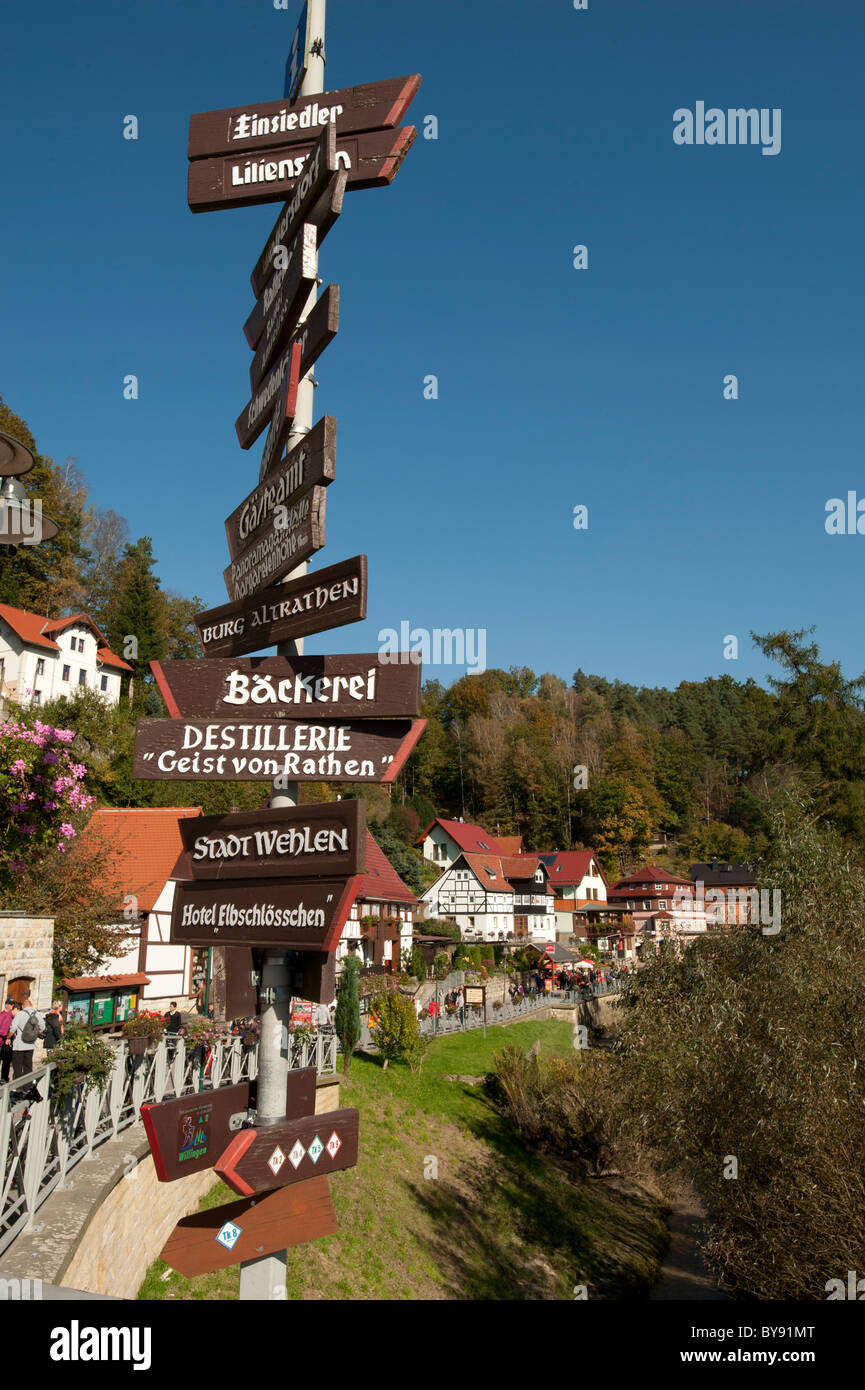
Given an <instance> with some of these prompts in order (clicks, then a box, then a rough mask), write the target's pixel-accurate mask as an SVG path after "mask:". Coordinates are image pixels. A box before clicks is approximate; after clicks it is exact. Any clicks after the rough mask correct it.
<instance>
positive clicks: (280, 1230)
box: [159, 1176, 337, 1279]
mask: <svg viewBox="0 0 865 1390" xmlns="http://www.w3.org/2000/svg"><path fill="white" fill-rule="evenodd" d="M336 1229H337V1226H336V1216H335V1215H334V1210H333V1201H332V1199H331V1195H330V1185H329V1183H328V1180H327V1177H326V1176H321V1177H316V1178H310V1179H309V1181H307V1182H304V1183H298V1184H297V1186H292V1187H280V1188H278V1189H277V1191H275V1192H270V1193H268V1194H267V1195H266V1196H264V1197H246V1198H244V1199H242V1200H241V1201H237V1202H228V1203H226V1204H225V1205H224V1206H221V1207H212V1208H211V1209H210V1210H209V1211H200V1212H196V1213H195V1215H194V1216H185V1217H184V1218H183V1220H182V1221H178V1223H177V1225H176V1226H175V1228H174V1230H173V1231H172V1233H171V1235H170V1236H169V1237H168V1240H167V1241H166V1243H165V1245H164V1247H163V1249H162V1251H161V1252H160V1256H159V1258H160V1259H161V1260H163V1261H164V1262H165V1264H167V1265H169V1266H170V1267H171V1268H172V1269H176V1270H177V1272H178V1274H182V1275H184V1276H185V1277H186V1278H187V1279H193V1278H194V1277H195V1276H196V1275H197V1274H212V1273H213V1272H214V1271H215V1270H217V1269H227V1268H228V1266H229V1265H236V1264H240V1263H241V1262H242V1261H244V1260H254V1259H257V1258H259V1257H260V1256H262V1255H272V1254H273V1253H274V1251H276V1250H285V1249H287V1248H290V1247H291V1246H293V1245H303V1244H304V1243H305V1242H306V1241H308V1240H320V1239H321V1237H322V1236H332V1235H333V1234H334V1233H335V1232H336Z"/></svg>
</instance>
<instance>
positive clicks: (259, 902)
mask: <svg viewBox="0 0 865 1390" xmlns="http://www.w3.org/2000/svg"><path fill="white" fill-rule="evenodd" d="M185 870H186V863H185V862H184V856H181V859H180V861H179V864H178V867H177V870H176V872H177V873H182V872H185ZM360 884H361V879H360V877H359V876H357V875H353V876H351V877H348V878H306V879H297V878H294V879H287V878H261V879H226V878H223V879H219V880H218V881H217V882H208V881H206V880H199V879H194V880H193V879H179V878H178V879H177V880H176V881H175V888H174V903H173V906H172V909H171V937H170V939H171V940H172V941H174V942H179V943H181V944H182V945H184V946H224V945H229V946H268V947H269V946H284V947H286V948H288V949H290V950H292V951H335V950H336V947H337V944H338V942H339V938H340V936H341V934H342V929H343V927H344V926H345V923H346V920H347V918H348V914H349V912H350V911H351V907H352V903H353V902H354V900H355V898H356V896H357V893H358V890H359V888H360Z"/></svg>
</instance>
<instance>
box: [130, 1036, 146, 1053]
mask: <svg viewBox="0 0 865 1390" xmlns="http://www.w3.org/2000/svg"><path fill="white" fill-rule="evenodd" d="M126 1044H127V1046H128V1048H129V1055H130V1057H143V1056H144V1054H145V1052H146V1051H147V1038H127V1039H126Z"/></svg>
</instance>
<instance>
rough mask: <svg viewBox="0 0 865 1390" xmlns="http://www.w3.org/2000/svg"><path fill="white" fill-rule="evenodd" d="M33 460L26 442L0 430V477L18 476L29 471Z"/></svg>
mask: <svg viewBox="0 0 865 1390" xmlns="http://www.w3.org/2000/svg"><path fill="white" fill-rule="evenodd" d="M35 462H36V460H35V458H34V457H33V455H32V454H31V452H30V450H29V449H28V448H27V445H26V444H22V443H21V440H20V439H15V438H14V437H13V436H12V435H11V434H5V433H4V432H3V430H0V478H13V477H14V478H19V477H20V476H21V474H22V473H29V472H30V469H31V468H32V467H33V465H34V463H35Z"/></svg>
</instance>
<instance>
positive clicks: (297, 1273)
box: [138, 1021, 666, 1299]
mask: <svg viewBox="0 0 865 1390" xmlns="http://www.w3.org/2000/svg"><path fill="white" fill-rule="evenodd" d="M506 1042H507V1043H516V1044H517V1045H518V1046H519V1047H520V1048H524V1049H526V1050H527V1049H529V1048H530V1047H531V1046H532V1045H533V1044H534V1043H536V1042H539V1043H540V1047H541V1049H542V1052H543V1053H544V1054H545V1055H547V1056H559V1057H567V1056H572V1055H573V1053H572V1050H571V1049H572V1028H571V1025H570V1024H568V1023H566V1022H556V1021H551V1022H526V1023H518V1024H514V1025H512V1026H510V1027H508V1028H506V1029H502V1028H494V1029H493V1028H491V1029H490V1030H489V1035H488V1036H487V1037H486V1038H483V1037H482V1036H481V1035H480V1032H479V1031H473V1032H470V1033H462V1034H452V1035H451V1036H449V1037H446V1038H438V1039H436V1040H435V1041H434V1042H433V1043H432V1046H431V1048H430V1052H429V1056H428V1058H427V1060H426V1062H425V1064H424V1067H423V1071H422V1073H421V1074H420V1075H415V1074H414V1073H412V1072H411V1071H410V1070H409V1068H408V1067H407V1066H403V1065H400V1064H398V1063H393V1062H392V1063H391V1064H390V1066H389V1067H388V1068H387V1070H383V1069H382V1064H381V1060H380V1059H379V1058H378V1057H369V1056H364V1055H356V1056H355V1057H354V1059H353V1061H352V1065H351V1075H350V1076H349V1077H348V1078H347V1079H346V1078H344V1077H341V1078H340V1086H341V1096H340V1103H341V1104H342V1105H343V1106H354V1107H356V1108H357V1109H358V1110H359V1111H360V1151H359V1155H358V1163H357V1166H356V1167H355V1168H351V1169H348V1170H347V1171H345V1172H341V1173H335V1174H334V1175H333V1177H332V1178H331V1190H332V1192H333V1201H334V1207H335V1210H336V1215H337V1220H338V1222H339V1230H338V1232H337V1234H336V1235H333V1236H328V1237H326V1238H325V1239H323V1240H318V1241H314V1242H310V1243H309V1244H307V1245H302V1246H298V1247H296V1248H295V1249H293V1250H289V1252H288V1266H287V1278H286V1295H287V1297H288V1298H289V1299H573V1297H574V1287H575V1285H580V1284H583V1285H585V1286H586V1288H587V1292H588V1297H589V1298H604V1299H618V1298H635V1297H636V1298H640V1297H644V1296H645V1295H646V1293H647V1291H648V1288H649V1287H650V1286H651V1284H652V1281H653V1279H654V1277H655V1274H656V1271H657V1268H658V1263H659V1260H660V1257H661V1254H662V1252H663V1250H664V1246H665V1242H666V1227H665V1223H664V1219H663V1217H664V1209H663V1207H662V1205H661V1203H660V1202H659V1201H658V1200H657V1199H656V1198H655V1197H654V1196H652V1195H650V1194H649V1193H647V1192H646V1191H645V1190H643V1189H642V1188H641V1187H638V1186H637V1185H636V1184H633V1183H629V1182H626V1181H624V1180H622V1179H619V1178H615V1177H611V1178H601V1179H589V1180H583V1179H582V1178H580V1177H578V1176H576V1175H575V1173H574V1170H573V1168H572V1167H571V1165H570V1164H569V1163H567V1162H565V1161H563V1160H560V1159H556V1158H551V1157H539V1156H538V1155H537V1154H533V1153H529V1152H528V1151H527V1150H526V1149H524V1148H523V1147H522V1146H521V1145H520V1144H519V1143H518V1142H517V1141H516V1140H515V1139H514V1138H513V1136H512V1134H511V1133H510V1132H509V1131H508V1129H507V1126H506V1125H505V1122H504V1120H503V1119H502V1117H501V1116H500V1115H499V1114H498V1112H497V1111H496V1109H495V1107H494V1106H493V1104H492V1103H491V1101H490V1100H489V1099H488V1098H487V1096H486V1094H485V1093H484V1090H483V1087H482V1086H481V1085H480V1084H472V1083H471V1082H466V1081H457V1080H448V1079H447V1078H448V1077H449V1076H451V1077H453V1076H462V1077H466V1076H469V1077H473V1078H477V1079H478V1083H480V1079H481V1078H482V1077H483V1075H484V1074H485V1073H486V1072H487V1071H489V1069H490V1067H491V1065H492V1063H493V1059H494V1057H495V1054H496V1053H497V1052H498V1051H500V1049H501V1048H502V1047H503V1046H504V1044H505V1043H506ZM233 1200H236V1194H234V1193H233V1192H231V1191H230V1190H229V1189H228V1188H227V1187H225V1185H224V1184H223V1183H218V1184H217V1185H216V1186H215V1187H214V1188H213V1189H212V1190H211V1191H210V1192H209V1193H208V1194H207V1196H206V1197H205V1198H204V1199H203V1201H202V1203H201V1208H200V1209H201V1210H204V1209H206V1208H210V1207H214V1206H221V1205H222V1204H223V1203H225V1202H228V1201H233ZM238 1279H239V1271H238V1267H237V1266H232V1267H231V1268H230V1269H225V1270H221V1271H219V1272H218V1273H216V1274H211V1275H202V1276H200V1277H199V1278H197V1279H184V1278H183V1277H182V1276H181V1275H179V1274H177V1273H175V1272H174V1271H173V1270H169V1269H168V1268H167V1266H166V1265H164V1264H163V1263H162V1262H161V1261H160V1260H157V1261H155V1263H154V1264H153V1265H151V1267H150V1269H149V1271H148V1273H147V1277H146V1279H145V1280H144V1283H143V1284H142V1286H141V1289H140V1290H139V1294H138V1297H139V1298H140V1299H235V1298H237V1291H238Z"/></svg>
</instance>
